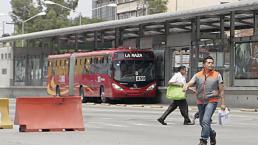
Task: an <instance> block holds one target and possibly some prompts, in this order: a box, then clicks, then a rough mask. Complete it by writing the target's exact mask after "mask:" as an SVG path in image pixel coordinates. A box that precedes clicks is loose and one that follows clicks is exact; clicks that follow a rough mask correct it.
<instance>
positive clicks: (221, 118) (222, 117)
mask: <svg viewBox="0 0 258 145" xmlns="http://www.w3.org/2000/svg"><path fill="white" fill-rule="evenodd" d="M228 123H229V109H228V108H225V109H221V110H219V111H218V124H219V125H225V124H228Z"/></svg>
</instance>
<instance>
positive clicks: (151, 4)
mask: <svg viewBox="0 0 258 145" xmlns="http://www.w3.org/2000/svg"><path fill="white" fill-rule="evenodd" d="M147 3H148V13H149V14H157V13H164V12H167V9H168V8H167V3H168V0H147Z"/></svg>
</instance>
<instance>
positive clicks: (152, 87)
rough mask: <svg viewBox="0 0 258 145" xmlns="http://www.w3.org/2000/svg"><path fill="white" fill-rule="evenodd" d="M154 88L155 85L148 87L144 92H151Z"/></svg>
mask: <svg viewBox="0 0 258 145" xmlns="http://www.w3.org/2000/svg"><path fill="white" fill-rule="evenodd" d="M155 87H156V83H155V84H152V85H150V86H149V87H148V88H147V89H146V90H147V91H151V90H153V89H154V88H155Z"/></svg>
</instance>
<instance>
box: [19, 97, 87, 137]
mask: <svg viewBox="0 0 258 145" xmlns="http://www.w3.org/2000/svg"><path fill="white" fill-rule="evenodd" d="M14 124H16V125H20V128H19V130H20V132H35V131H75V130H78V131H84V130H85V129H84V123H83V115H82V104H81V98H80V97H79V96H69V97H52V96H51V97H18V98H16V112H15V121H14Z"/></svg>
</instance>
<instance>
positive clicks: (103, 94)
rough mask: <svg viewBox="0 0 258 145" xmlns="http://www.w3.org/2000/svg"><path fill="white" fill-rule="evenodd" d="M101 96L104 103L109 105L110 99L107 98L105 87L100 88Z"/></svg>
mask: <svg viewBox="0 0 258 145" xmlns="http://www.w3.org/2000/svg"><path fill="white" fill-rule="evenodd" d="M99 96H100V99H101V102H102V103H108V102H109V99H108V98H107V97H105V92H104V88H103V87H100V91H99Z"/></svg>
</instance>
